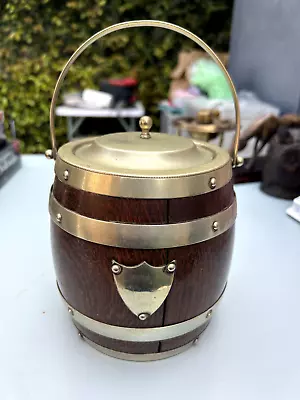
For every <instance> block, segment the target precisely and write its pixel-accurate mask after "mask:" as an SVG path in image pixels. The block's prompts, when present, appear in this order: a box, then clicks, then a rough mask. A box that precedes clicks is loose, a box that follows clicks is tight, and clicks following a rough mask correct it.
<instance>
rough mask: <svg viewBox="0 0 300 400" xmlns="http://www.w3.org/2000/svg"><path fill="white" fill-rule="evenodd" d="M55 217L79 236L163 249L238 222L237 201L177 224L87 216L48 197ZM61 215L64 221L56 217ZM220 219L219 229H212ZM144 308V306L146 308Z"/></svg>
mask: <svg viewBox="0 0 300 400" xmlns="http://www.w3.org/2000/svg"><path fill="white" fill-rule="evenodd" d="M49 212H50V216H51V218H52V221H53V222H54V223H55V224H57V225H59V227H60V228H61V229H63V230H64V231H66V232H68V233H70V234H71V235H73V236H76V237H78V238H80V239H84V240H87V241H89V242H92V243H99V244H103V245H106V246H113V247H123V248H131V249H164V248H173V247H180V246H188V245H190V244H195V243H199V242H204V241H205V240H209V239H211V238H213V237H215V236H218V235H221V234H222V233H223V232H226V231H227V230H228V229H229V228H231V227H232V225H233V224H234V222H235V218H236V202H234V203H233V204H232V205H231V206H230V207H228V208H226V209H225V210H223V211H221V212H219V213H217V214H214V215H210V216H209V217H205V218H200V219H195V220H192V221H188V222H182V223H178V224H161V225H139V224H124V223H121V222H111V221H102V220H97V219H93V218H88V217H85V216H83V215H80V214H77V213H75V212H74V211H71V210H68V209H67V208H65V207H63V206H61V205H60V204H59V203H58V201H57V200H56V199H55V198H54V197H53V194H51V195H50V198H49ZM58 213H59V214H60V215H61V217H62V218H61V222H60V223H58V221H57V219H56V215H57V214H58ZM214 223H217V225H218V229H217V231H215V230H214V229H212V225H213V224H214ZM144 311H145V310H144Z"/></svg>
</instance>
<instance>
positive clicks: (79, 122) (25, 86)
mask: <svg viewBox="0 0 300 400" xmlns="http://www.w3.org/2000/svg"><path fill="white" fill-rule="evenodd" d="M299 11H300V4H299V2H297V0H291V1H289V4H288V6H287V5H286V3H285V2H284V1H283V0H281V1H280V0H272V1H271V0H270V1H262V2H261V1H259V0H253V1H251V2H249V1H247V0H236V1H233V0H232V1H231V0H194V1H188V2H187V1H185V0H172V1H171V0H162V1H160V2H154V1H148V2H146V3H145V2H143V1H141V0H128V1H124V0H112V1H107V0H91V1H89V2H88V4H87V3H86V2H84V1H81V0H74V1H57V0H42V1H36V0H28V1H25V0H6V1H5V0H2V1H1V5H0V13H1V25H0V59H1V63H0V141H1V142H0V146H2V148H3V147H5V146H7V145H10V146H11V152H14V153H15V154H17V155H18V154H19V153H20V152H21V153H29V154H39V153H40V154H41V153H43V152H44V151H45V150H46V149H47V148H49V146H50V140H49V107H50V101H51V96H52V93H53V90H54V86H55V83H56V80H57V78H58V76H59V73H60V72H61V70H62V68H63V66H64V65H65V63H66V62H67V60H68V58H69V57H70V56H71V55H72V53H73V52H74V51H75V50H76V49H77V48H78V46H79V45H80V44H82V43H83V42H84V41H85V40H86V39H88V38H89V37H90V36H91V35H93V34H94V33H95V32H97V31H99V30H101V29H103V28H105V27H108V26H110V25H112V24H115V23H118V22H124V21H129V20H135V19H157V20H163V21H168V22H172V23H174V24H177V25H180V26H182V27H184V28H186V29H188V30H190V31H192V32H193V33H195V34H196V35H198V36H199V37H200V38H202V39H203V40H204V41H205V42H206V43H207V44H208V45H209V46H211V48H212V49H213V50H214V51H215V52H216V53H217V55H218V56H219V58H220V59H221V61H222V62H223V64H224V65H225V67H226V68H227V69H228V71H229V73H230V74H231V76H232V79H233V82H234V84H235V86H236V89H237V91H238V96H239V101H240V108H241V128H242V141H241V145H240V151H241V155H242V156H243V157H244V158H245V164H244V166H243V168H241V169H240V170H239V171H236V172H235V175H236V176H235V180H236V182H248V181H260V180H263V179H264V178H263V174H264V170H265V164H266V162H269V161H268V160H269V159H274V154H275V158H277V161H276V163H275V166H272V167H270V168H271V169H268V171H269V170H271V171H273V172H274V171H275V170H274V168H275V167H277V166H278V165H281V166H283V168H284V173H283V174H284V180H285V181H286V180H288V181H289V182H290V186H291V187H292V188H291V187H290V189H289V193H285V194H284V193H282V196H285V197H288V198H294V197H295V195H298V194H300V184H296V183H295V180H298V181H299V179H298V178H299V174H300V151H299V144H298V142H299V134H298V131H299V125H300V120H298V117H297V114H298V113H299V104H300V101H299V99H300V85H299V84H298V71H299V67H300V57H299V55H298V52H297V51H296V48H297V43H298V39H299V36H300V35H299V29H298V24H297V18H296V17H295V16H296V15H299ZM275 21H276V22H275ZM145 113H147V114H148V115H150V116H151V117H152V118H153V120H154V127H153V129H154V130H157V131H161V132H165V133H169V134H179V135H183V136H189V137H192V138H193V139H195V140H207V141H212V142H215V143H216V144H219V145H220V146H223V147H225V148H226V149H228V151H230V152H232V141H233V135H234V128H235V113H234V107H233V102H232V97H231V93H230V90H229V87H228V85H227V83H226V80H225V78H224V75H223V73H222V71H221V70H220V68H219V67H218V66H217V65H216V64H215V63H214V62H213V61H212V60H211V59H209V58H208V56H207V54H205V53H204V52H203V51H202V50H201V49H200V48H196V46H195V44H194V43H193V42H192V41H190V40H188V39H186V38H184V37H183V36H181V35H179V34H175V33H174V32H170V31H166V30H164V29H159V28H158V29H157V28H156V29H154V28H134V29H129V30H128V29H127V30H122V31H119V32H116V33H113V34H111V35H108V36H106V37H105V38H104V39H102V40H100V41H97V42H95V43H94V44H93V45H92V46H90V47H89V48H88V49H87V50H86V51H85V52H84V53H83V54H82V55H81V56H80V57H79V59H78V60H77V61H76V63H75V65H73V66H72V68H71V71H70V73H69V74H68V75H67V78H66V79H65V82H64V85H63V88H62V93H61V96H60V99H59V103H58V107H57V108H56V115H57V135H58V144H59V145H61V144H63V143H65V142H66V141H67V140H73V139H74V138H76V137H82V136H86V135H103V134H106V133H111V132H120V131H124V130H128V131H130V130H137V129H138V124H137V122H138V120H139V118H140V117H141V116H142V115H144V114H145ZM1 138H2V139H1ZM275 142H276V143H275ZM274 143H275V144H274ZM291 145H292V147H291ZM286 146H290V147H288V148H287V147H286ZM282 151H283V153H284V155H285V156H282V157H281V158H280V157H279V154H281V153H282ZM270 154H271V155H270ZM268 155H269V156H268ZM268 157H269V158H268ZM279 158H280V161H278V160H279ZM0 159H1V154H0ZM0 161H1V160H0ZM278 163H279V164H278ZM282 163H285V164H284V165H283V164H282ZM6 164H7V165H8V166H10V164H13V161H9V162H6ZM7 165H6V166H2V171H3V170H4V169H5V168H7ZM268 174H269V175H268V177H267V179H269V178H270V173H269V172H268ZM274 174H275V175H276V179H275V180H276V182H275V183H274V185H278V182H277V180H278V173H276V172H274ZM287 174H289V177H287V176H286V175H287ZM279 175H280V174H279ZM279 179H281V180H283V178H279ZM271 181H273V177H272V178H271ZM267 185H269V183H268V184H267ZM270 185H271V183H270ZM272 185H273V183H272ZM280 185H282V184H280ZM276 192H278V191H276Z"/></svg>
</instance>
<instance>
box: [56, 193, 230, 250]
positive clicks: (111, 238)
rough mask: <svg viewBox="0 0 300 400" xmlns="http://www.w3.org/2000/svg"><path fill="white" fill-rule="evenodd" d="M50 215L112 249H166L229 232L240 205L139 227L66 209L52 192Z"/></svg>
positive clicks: (68, 228) (74, 232) (82, 236)
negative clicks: (169, 222) (167, 222)
mask: <svg viewBox="0 0 300 400" xmlns="http://www.w3.org/2000/svg"><path fill="white" fill-rule="evenodd" d="M49 212H50V216H51V218H52V221H53V222H54V223H55V224H57V225H58V226H59V227H60V228H61V229H63V230H64V231H66V232H68V233H70V234H71V235H73V236H76V237H78V238H80V239H84V240H87V241H89V242H92V243H98V244H102V245H106V246H112V247H122V248H132V249H165V248H173V247H180V246H188V245H191V244H195V243H200V242H204V241H206V240H209V239H212V238H214V237H216V236H218V235H220V234H222V233H223V232H225V231H227V230H228V229H229V228H231V227H232V225H233V224H234V222H235V219H236V202H234V203H232V205H231V206H230V207H228V208H226V209H225V210H223V211H221V212H219V213H217V214H214V215H211V216H209V217H205V218H200V219H195V220H192V221H188V222H182V223H178V224H162V225H139V224H125V223H120V222H111V221H102V220H97V219H93V218H89V217H85V216H83V215H80V214H77V213H76V212H74V211H71V210H69V209H67V208H65V207H63V206H62V205H61V204H60V203H59V202H58V201H57V200H56V199H55V197H54V196H53V194H52V193H51V195H50V199H49Z"/></svg>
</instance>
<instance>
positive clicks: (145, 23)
mask: <svg viewBox="0 0 300 400" xmlns="http://www.w3.org/2000/svg"><path fill="white" fill-rule="evenodd" d="M144 26H152V27H158V28H164V29H168V30H171V31H174V32H177V33H180V34H181V35H183V36H185V37H187V38H189V39H191V40H192V41H193V42H195V43H196V44H197V45H198V46H200V47H201V48H202V49H203V50H205V51H206V52H207V53H208V54H209V55H210V57H211V58H212V59H213V60H214V61H215V62H216V63H217V65H218V66H219V67H220V68H221V70H222V72H223V74H224V77H225V79H226V80H227V82H228V85H229V87H230V90H231V94H232V97H233V102H234V108H235V116H236V135H235V142H234V154H233V166H236V165H237V163H238V160H237V152H238V144H239V138H240V119H241V118H240V110H239V102H238V97H237V93H236V90H235V87H234V85H233V82H232V80H231V77H230V75H229V74H228V72H227V70H226V68H225V67H224V65H223V64H222V62H221V60H220V59H219V57H218V56H217V55H216V54H215V53H214V52H213V50H212V49H211V48H210V47H209V46H208V45H207V44H206V43H205V42H204V41H203V40H201V39H200V38H199V37H198V36H196V35H194V34H193V33H192V32H190V31H188V30H187V29H184V28H181V27H180V26H177V25H174V24H170V23H168V22H163V21H155V20H140V21H129V22H122V23H119V24H115V25H112V26H109V27H108V28H105V29H103V30H102V31H100V32H97V33H96V34H95V35H93V36H91V37H90V38H89V39H88V40H86V41H85V42H84V43H83V44H82V45H81V46H80V47H79V48H78V49H77V50H76V51H75V52H74V53H73V54H72V56H71V57H70V59H69V60H68V62H67V63H66V65H65V66H64V68H63V70H62V72H61V74H60V75H59V78H58V80H57V82H56V85H55V88H54V92H53V96H52V101H51V106H50V135H51V143H52V152H51V154H50V153H49V152H48V153H47V155H48V157H49V158H54V159H56V154H57V147H56V137H55V107H56V102H57V99H58V96H59V92H60V89H61V86H62V84H63V81H64V79H65V77H66V75H67V73H68V71H69V69H70V67H71V65H72V64H73V63H74V62H75V61H76V59H77V58H78V57H79V56H80V54H81V53H82V52H83V51H84V50H85V49H86V48H87V47H89V46H90V45H91V44H92V43H94V42H95V41H96V40H98V39H101V38H103V37H105V36H106V35H108V34H110V33H112V32H116V31H118V30H122V29H127V28H136V27H144ZM50 156H51V157H50Z"/></svg>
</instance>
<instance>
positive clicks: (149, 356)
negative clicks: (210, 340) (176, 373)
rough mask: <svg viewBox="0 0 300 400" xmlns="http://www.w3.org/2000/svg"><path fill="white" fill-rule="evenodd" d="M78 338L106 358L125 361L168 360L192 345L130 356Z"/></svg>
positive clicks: (83, 337)
mask: <svg viewBox="0 0 300 400" xmlns="http://www.w3.org/2000/svg"><path fill="white" fill-rule="evenodd" d="M80 336H81V337H82V339H83V340H84V341H86V342H87V343H88V344H89V345H90V346H92V347H93V348H94V349H96V350H98V351H100V352H101V353H103V354H106V355H107V356H110V357H114V358H118V359H120V360H126V361H157V360H163V359H164V358H169V357H173V356H176V355H177V354H180V353H182V352H183V351H185V350H188V349H189V348H190V347H191V346H192V345H193V344H194V342H195V341H194V340H193V341H191V342H189V343H187V344H185V345H184V346H180V347H177V348H176V349H172V350H168V351H163V352H161V353H148V354H147V353H146V354H132V353H123V352H120V351H116V350H112V349H108V348H107V347H103V346H100V344H97V343H95V342H93V341H92V340H90V339H88V338H87V337H86V336H84V335H83V334H82V333H80Z"/></svg>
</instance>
